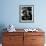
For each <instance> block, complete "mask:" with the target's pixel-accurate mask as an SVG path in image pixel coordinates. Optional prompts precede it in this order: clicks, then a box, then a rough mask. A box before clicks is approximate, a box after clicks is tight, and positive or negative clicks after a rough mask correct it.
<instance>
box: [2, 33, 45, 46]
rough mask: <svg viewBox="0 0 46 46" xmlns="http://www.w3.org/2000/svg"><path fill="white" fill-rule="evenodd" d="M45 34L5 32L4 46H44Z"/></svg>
mask: <svg viewBox="0 0 46 46" xmlns="http://www.w3.org/2000/svg"><path fill="white" fill-rule="evenodd" d="M44 36H45V33H44V32H3V42H2V45H3V46H44V41H45V40H44V39H45V37H44Z"/></svg>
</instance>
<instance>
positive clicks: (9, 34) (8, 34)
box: [3, 32, 23, 36]
mask: <svg viewBox="0 0 46 46" xmlns="http://www.w3.org/2000/svg"><path fill="white" fill-rule="evenodd" d="M3 35H4V36H23V32H4V33H3Z"/></svg>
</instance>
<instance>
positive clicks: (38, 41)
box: [32, 36, 44, 44]
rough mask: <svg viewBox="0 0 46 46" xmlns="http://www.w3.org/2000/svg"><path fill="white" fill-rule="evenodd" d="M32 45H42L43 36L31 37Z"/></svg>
mask: <svg viewBox="0 0 46 46" xmlns="http://www.w3.org/2000/svg"><path fill="white" fill-rule="evenodd" d="M32 43H33V44H43V43H44V36H32Z"/></svg>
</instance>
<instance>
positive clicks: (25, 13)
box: [19, 5, 34, 22]
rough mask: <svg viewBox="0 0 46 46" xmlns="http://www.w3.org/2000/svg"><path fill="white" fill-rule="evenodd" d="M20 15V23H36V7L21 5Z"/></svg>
mask: <svg viewBox="0 0 46 46" xmlns="http://www.w3.org/2000/svg"><path fill="white" fill-rule="evenodd" d="M19 14H20V17H19V21H20V22H34V5H20V6H19Z"/></svg>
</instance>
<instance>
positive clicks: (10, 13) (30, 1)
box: [0, 0, 46, 32]
mask: <svg viewBox="0 0 46 46" xmlns="http://www.w3.org/2000/svg"><path fill="white" fill-rule="evenodd" d="M45 4H46V0H0V31H1V29H2V27H3V28H4V27H6V26H7V25H9V24H13V25H14V26H15V28H21V29H23V28H37V27H39V28H42V29H43V30H44V31H45V32H46V5H45ZM19 5H34V23H20V22H19Z"/></svg>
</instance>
